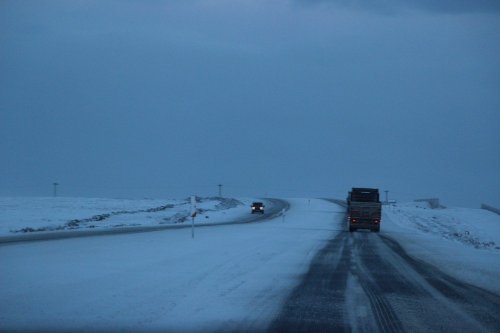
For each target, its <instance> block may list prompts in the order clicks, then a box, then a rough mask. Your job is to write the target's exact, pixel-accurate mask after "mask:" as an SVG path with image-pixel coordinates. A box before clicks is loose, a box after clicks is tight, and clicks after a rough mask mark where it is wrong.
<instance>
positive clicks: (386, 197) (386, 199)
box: [384, 190, 389, 203]
mask: <svg viewBox="0 0 500 333" xmlns="http://www.w3.org/2000/svg"><path fill="white" fill-rule="evenodd" d="M384 192H385V203H389V191H387V190H385V191H384Z"/></svg>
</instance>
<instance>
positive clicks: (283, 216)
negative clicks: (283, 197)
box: [281, 208, 285, 223]
mask: <svg viewBox="0 0 500 333" xmlns="http://www.w3.org/2000/svg"><path fill="white" fill-rule="evenodd" d="M281 216H282V219H283V223H284V222H285V208H283V209H282V210H281Z"/></svg>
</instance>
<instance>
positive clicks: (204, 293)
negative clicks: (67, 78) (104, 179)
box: [0, 199, 343, 331]
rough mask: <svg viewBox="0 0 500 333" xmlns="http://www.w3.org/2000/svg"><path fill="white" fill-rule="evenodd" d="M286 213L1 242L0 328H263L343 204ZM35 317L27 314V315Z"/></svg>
mask: <svg viewBox="0 0 500 333" xmlns="http://www.w3.org/2000/svg"><path fill="white" fill-rule="evenodd" d="M291 203H292V208H291V210H290V211H289V212H288V213H287V214H286V216H285V219H283V218H282V217H277V218H275V219H274V220H267V221H264V222H259V223H251V224H238V225H224V226H216V227H209V228H199V229H198V230H197V231H196V236H195V238H194V239H192V238H191V234H190V231H189V229H171V230H165V231H155V232H148V233H138V234H121V235H112V236H111V235H110V236H98V237H83V238H72V239H61V240H53V241H39V242H26V243H18V244H3V245H0V266H1V267H2V274H0V299H2V302H0V330H2V329H9V328H16V329H19V330H29V329H39V330H42V331H47V330H50V329H53V328H58V330H63V331H64V330H71V331H75V330H86V331H93V330H102V331H105V330H108V329H113V330H117V329H127V330H130V331H134V330H155V329H164V330H166V331H178V330H181V331H192V330H195V329H210V328H213V329H214V330H216V331H220V330H221V329H223V330H225V331H235V330H238V327H239V326H238V325H240V324H241V325H243V327H245V329H248V328H249V327H250V328H251V327H254V328H255V329H258V328H259V327H265V326H266V325H267V324H268V323H269V322H270V320H272V319H273V317H274V316H275V315H276V313H277V312H278V311H279V309H280V306H281V304H282V302H283V301H284V300H285V298H286V297H287V295H288V294H289V292H290V291H291V290H292V289H293V287H294V286H295V285H296V284H297V283H298V282H299V281H300V277H301V274H303V273H304V272H306V271H307V269H308V264H309V262H310V260H311V258H312V256H314V254H315V253H316V252H317V250H319V249H320V248H321V247H322V246H324V244H325V242H326V241H327V240H328V239H330V238H331V237H332V236H333V235H334V234H335V233H337V232H339V230H338V228H336V227H337V226H338V225H339V223H341V222H340V221H341V219H342V217H343V210H342V209H341V208H339V207H337V206H335V205H332V204H330V203H328V202H325V201H322V200H311V201H310V204H309V201H308V200H306V199H296V200H292V201H291ZM26 318H29V320H26Z"/></svg>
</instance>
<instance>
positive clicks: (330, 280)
mask: <svg viewBox="0 0 500 333" xmlns="http://www.w3.org/2000/svg"><path fill="white" fill-rule="evenodd" d="M268 331H269V332H500V295H496V294H494V293H491V292H489V291H486V290H483V289H480V288H478V287H475V286H473V285H469V284H467V283H464V282H461V281H459V280H457V279H455V278H453V277H452V276H449V275H447V274H445V273H443V272H441V271H440V270H439V269H438V268H436V267H433V266H431V265H429V264H426V263H425V262H422V261H419V260H416V259H413V258H412V257H410V256H409V255H408V254H407V253H406V252H405V251H404V249H403V248H402V247H401V246H400V245H399V244H398V243H397V242H396V241H395V240H394V239H391V238H389V237H386V236H383V235H380V234H377V233H370V232H363V231H359V232H354V233H349V232H341V233H340V234H339V235H337V236H336V237H335V238H334V239H332V240H331V241H329V243H328V244H327V245H326V246H325V247H324V248H323V249H322V250H321V251H320V252H319V253H317V254H316V256H315V258H314V259H313V261H312V263H311V265H310V268H309V271H308V272H307V273H306V275H305V276H304V278H303V280H302V282H301V283H300V285H298V286H297V287H296V288H295V290H294V291H293V293H292V294H291V295H290V296H289V297H288V299H287V301H286V302H285V304H284V306H283V308H282V311H281V313H280V314H279V315H278V317H277V318H276V319H275V320H274V322H273V323H272V324H271V326H270V328H269V330H268Z"/></svg>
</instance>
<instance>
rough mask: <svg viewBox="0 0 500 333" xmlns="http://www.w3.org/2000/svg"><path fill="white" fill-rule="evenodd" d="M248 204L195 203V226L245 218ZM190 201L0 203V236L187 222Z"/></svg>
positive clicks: (225, 201) (8, 200) (218, 200)
mask: <svg viewBox="0 0 500 333" xmlns="http://www.w3.org/2000/svg"><path fill="white" fill-rule="evenodd" d="M251 202H252V200H251V199H228V198H197V203H196V210H197V213H198V215H197V217H196V219H195V223H196V224H208V223H222V222H226V221H231V220H234V219H235V218H238V217H241V216H244V215H248V213H249V212H250V204H251ZM191 212H192V206H191V202H190V199H189V198H188V199H184V200H153V199H143V200H126V199H104V198H64V197H58V198H0V236H7V235H13V234H21V233H31V232H47V231H61V230H89V229H104V228H118V227H120V228H123V227H132V226H158V225H169V224H179V223H186V222H191V218H190V214H191Z"/></svg>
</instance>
